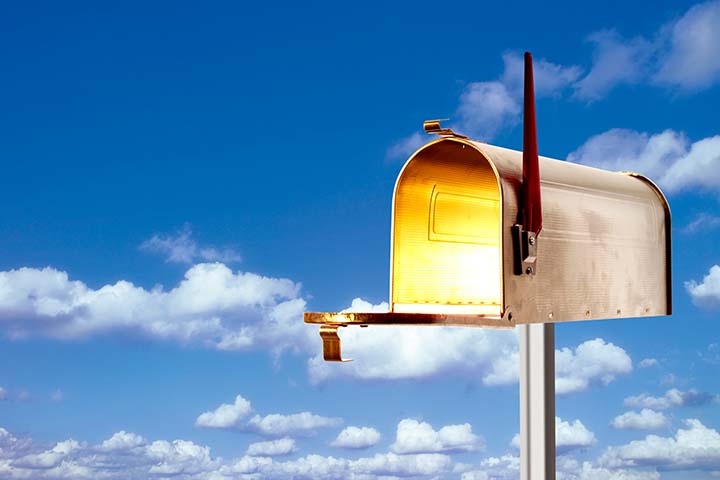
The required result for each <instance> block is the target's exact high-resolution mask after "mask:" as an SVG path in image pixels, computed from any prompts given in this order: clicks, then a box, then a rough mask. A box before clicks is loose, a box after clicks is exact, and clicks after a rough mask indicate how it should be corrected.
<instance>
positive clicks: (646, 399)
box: [624, 388, 720, 410]
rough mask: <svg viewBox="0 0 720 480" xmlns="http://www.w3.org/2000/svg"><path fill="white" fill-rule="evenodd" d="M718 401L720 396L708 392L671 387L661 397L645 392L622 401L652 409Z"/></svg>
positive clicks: (626, 404) (627, 404)
mask: <svg viewBox="0 0 720 480" xmlns="http://www.w3.org/2000/svg"><path fill="white" fill-rule="evenodd" d="M718 401H720V396H718V395H713V394H710V393H703V392H698V391H697V390H692V389H691V390H688V391H687V392H683V391H681V390H678V389H677V388H671V389H670V390H668V391H667V392H665V395H663V396H662V397H653V396H652V395H649V394H647V393H643V394H640V395H636V396H633V397H627V398H626V399H625V401H624V404H625V406H626V407H634V408H650V409H652V410H667V409H669V408H673V407H685V406H698V405H705V404H708V403H711V402H716V403H717V402H718Z"/></svg>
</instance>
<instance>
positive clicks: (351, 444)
mask: <svg viewBox="0 0 720 480" xmlns="http://www.w3.org/2000/svg"><path fill="white" fill-rule="evenodd" d="M379 441H380V432H378V431H377V430H375V429H374V428H371V427H352V426H351V427H346V428H344V429H343V431H342V432H340V433H339V434H338V436H337V438H336V439H335V440H333V441H332V443H330V446H331V447H336V448H349V449H361V448H369V447H372V446H373V445H376V444H377V443H378V442H379Z"/></svg>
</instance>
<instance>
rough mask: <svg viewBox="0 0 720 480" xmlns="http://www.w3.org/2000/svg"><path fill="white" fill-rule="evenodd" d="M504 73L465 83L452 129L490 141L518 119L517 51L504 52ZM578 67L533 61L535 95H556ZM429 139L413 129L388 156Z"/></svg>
mask: <svg viewBox="0 0 720 480" xmlns="http://www.w3.org/2000/svg"><path fill="white" fill-rule="evenodd" d="M503 64H504V68H503V72H502V74H501V75H500V77H499V78H498V79H497V80H489V81H481V82H471V83H468V84H467V85H466V86H465V88H464V89H463V91H462V93H461V94H460V98H459V101H458V106H457V109H456V110H455V114H454V115H453V118H452V119H451V125H452V127H453V129H455V131H457V132H458V133H461V134H463V135H467V136H469V137H471V138H475V139H478V140H482V141H489V140H492V138H493V137H495V135H497V134H498V132H500V131H501V130H502V129H504V128H507V127H513V126H515V125H517V124H518V123H519V122H520V114H521V113H522V106H521V104H522V96H523V78H524V74H523V69H524V63H523V57H522V56H521V55H520V54H519V53H517V52H506V53H505V54H503ZM581 73H582V72H581V69H580V68H579V67H577V66H567V67H566V66H562V65H558V64H555V63H551V62H549V61H547V60H545V59H537V60H535V61H534V62H533V77H534V82H535V95H536V97H538V98H539V97H543V96H547V97H555V96H558V95H559V94H560V93H561V92H562V91H563V90H564V89H565V88H567V87H569V86H570V85H572V84H573V83H574V82H575V81H576V80H577V79H578V77H579V76H580V74H581ZM431 139H432V138H428V137H425V136H423V135H422V134H420V133H419V132H415V133H413V134H412V135H410V136H408V137H405V138H404V139H402V140H400V141H398V142H396V143H395V144H393V145H392V146H391V147H390V148H389V149H388V151H387V157H388V158H403V159H404V158H407V157H408V156H409V155H410V154H411V153H413V152H414V151H415V150H417V149H418V148H419V147H420V146H422V145H423V144H424V143H426V142H427V141H429V140H431Z"/></svg>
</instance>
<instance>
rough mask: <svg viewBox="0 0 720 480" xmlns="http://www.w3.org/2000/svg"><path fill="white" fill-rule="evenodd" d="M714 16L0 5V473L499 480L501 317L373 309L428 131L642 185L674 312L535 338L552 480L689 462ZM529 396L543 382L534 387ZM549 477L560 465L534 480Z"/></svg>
mask: <svg viewBox="0 0 720 480" xmlns="http://www.w3.org/2000/svg"><path fill="white" fill-rule="evenodd" d="M719 32H720V2H718V1H711V2H706V3H692V2H667V1H660V2H655V3H654V4H653V7H652V8H648V7H647V6H646V5H644V4H640V3H636V4H629V5H628V4H626V2H611V3H607V2H605V3H602V2H600V3H598V2H595V3H578V2H566V3H562V2H558V3H556V4H554V5H551V6H548V5H539V4H527V5H519V4H507V5H506V4H503V3H502V2H497V3H479V2H473V3H469V2H468V3H463V2H460V3H454V4H452V5H444V4H437V3H424V2H407V3H401V2H393V3H387V2H384V3H377V4H367V3H364V4H362V5H360V4H358V5H354V4H353V5H349V4H342V3H310V4H307V3H306V4H287V5H283V4H272V5H261V4H259V3H258V4H247V5H246V4H241V3H239V2H224V3H223V2H217V3H213V4H211V5H203V6H200V5H198V4H195V3H190V2H166V3H163V2H155V3H153V4H150V5H148V4H147V2H143V3H139V2H125V3H123V4H122V5H101V4H98V3H97V2H87V3H76V2H72V3H67V2H64V3H62V4H59V3H54V2H52V3H51V2H48V3H42V2H25V3H23V4H22V5H19V4H17V5H10V4H6V5H3V7H2V14H0V43H1V44H2V45H4V46H5V48H4V49H3V53H4V55H3V62H1V63H0V104H1V105H2V108H1V109H0V132H2V133H0V159H2V164H3V167H4V175H3V177H2V178H3V180H2V188H0V200H1V201H2V205H3V208H2V217H1V218H2V221H0V251H2V252H3V255H2V256H0V322H2V326H3V328H2V337H1V339H0V388H1V390H0V397H1V398H2V401H0V427H2V430H0V478H9V479H10V478H33V479H35V478H53V479H56V478H57V479H60V478H100V477H102V476H106V477H108V478H132V479H144V478H180V479H226V478H228V479H229V478H240V479H245V478H252V479H256V478H258V479H274V478H298V479H300V478H313V479H315V478H318V479H333V478H357V479H366V478H367V479H374V478H385V479H389V478H396V477H397V478H420V479H430V478H440V479H461V480H477V479H480V480H485V479H508V478H517V477H518V473H517V455H518V451H517V449H516V448H515V447H514V446H513V437H514V435H515V434H516V433H517V430H518V421H519V419H518V387H517V378H516V375H517V373H516V367H517V339H516V337H515V334H514V332H510V331H493V330H474V329H472V330H463V329H454V330H441V329H427V328H426V329H414V328H406V329H382V328H369V329H363V330H362V331H361V330H359V329H355V330H352V329H348V331H347V332H343V336H344V339H345V341H344V347H345V349H346V351H347V353H348V356H350V357H351V358H354V359H355V361H354V362H353V363H351V364H345V365H327V364H323V363H322V362H321V361H320V360H319V357H318V355H319V354H320V341H319V337H317V331H316V328H314V327H310V326H305V325H303V324H302V312H303V311H305V310H314V311H318V310H320V311H334V310H339V309H344V308H349V307H351V306H354V307H355V308H360V309H368V308H380V309H382V308H383V307H384V305H383V302H386V301H387V291H388V285H387V278H388V268H389V248H388V247H389V236H390V208H391V200H392V188H393V184H394V181H395V178H396V176H397V174H398V172H399V170H400V168H401V166H402V164H403V162H404V160H405V159H406V158H407V156H408V155H409V153H410V152H411V151H412V150H413V149H414V148H415V147H417V146H419V145H420V144H422V143H423V142H424V141H427V140H429V139H430V138H429V137H425V136H422V135H421V133H420V127H421V124H422V121H423V120H424V119H428V118H441V117H450V119H451V123H452V125H453V127H454V128H456V130H458V131H460V132H463V133H465V134H468V135H471V136H472V137H473V138H476V139H478V140H482V141H487V142H492V143H494V144H497V145H502V146H506V147H510V148H516V149H519V148H520V147H521V142H522V140H521V138H522V135H521V132H520V129H519V121H520V113H521V108H520V103H519V102H520V92H519V87H520V83H519V79H520V70H519V68H518V66H519V59H520V54H521V53H522V51H523V50H531V51H533V53H534V57H535V59H536V63H535V69H536V70H535V74H536V87H537V97H538V101H537V114H538V134H539V143H540V152H541V154H543V155H547V156H550V157H554V158H559V159H567V160H569V161H575V162H580V163H585V164H590V165H595V166H600V167H603V168H608V169H612V170H619V169H623V170H636V171H639V172H641V173H645V174H647V175H649V176H650V177H652V178H653V179H655V180H656V181H658V182H659V183H660V185H661V186H662V187H663V189H664V190H665V192H666V193H667V195H668V197H669V200H670V204H671V208H672V212H673V222H674V223H673V267H674V272H673V273H674V276H673V285H674V293H675V295H674V304H675V313H674V315H673V316H672V317H667V318H645V319H629V320H615V321H599V322H580V323H572V324H562V325H559V326H558V327H557V329H556V337H557V338H556V342H557V349H558V353H557V359H558V361H557V366H558V372H557V378H558V385H559V387H558V403H557V415H558V417H559V419H558V442H559V450H560V452H561V453H562V454H563V455H562V456H561V457H559V460H558V468H559V471H560V475H562V478H564V479H572V480H613V479H615V480H619V479H624V480H646V479H688V478H692V479H701V480H702V479H710V478H716V476H717V475H719V474H720V473H718V472H720V396H719V395H720V380H719V379H720V376H718V374H717V369H718V365H720V327H719V326H718V312H720V248H719V247H718V241H717V238H719V237H720V136H718V135H720V132H719V131H718V122H717V120H716V119H717V111H718V110H719V109H720V100H719V98H720V97H719V96H718V95H719V94H720V60H719V58H720V56H718V55H717V51H716V50H717V45H720V33H719ZM560 385H563V386H562V387H560ZM558 478H560V476H559V477H558Z"/></svg>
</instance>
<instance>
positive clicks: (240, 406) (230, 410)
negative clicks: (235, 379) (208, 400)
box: [195, 395, 252, 428]
mask: <svg viewBox="0 0 720 480" xmlns="http://www.w3.org/2000/svg"><path fill="white" fill-rule="evenodd" d="M251 413H252V405H251V404H250V401H248V400H246V399H245V398H244V397H243V396H242V395H238V396H236V397H235V401H234V402H233V403H223V404H222V405H220V406H219V407H217V408H216V409H215V410H210V411H209V412H205V413H202V414H200V416H199V417H198V418H197V420H195V425H196V426H198V427H206V428H232V427H235V426H238V425H241V424H242V423H243V422H244V421H245V420H246V419H247V417H248V416H250V414H251Z"/></svg>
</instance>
